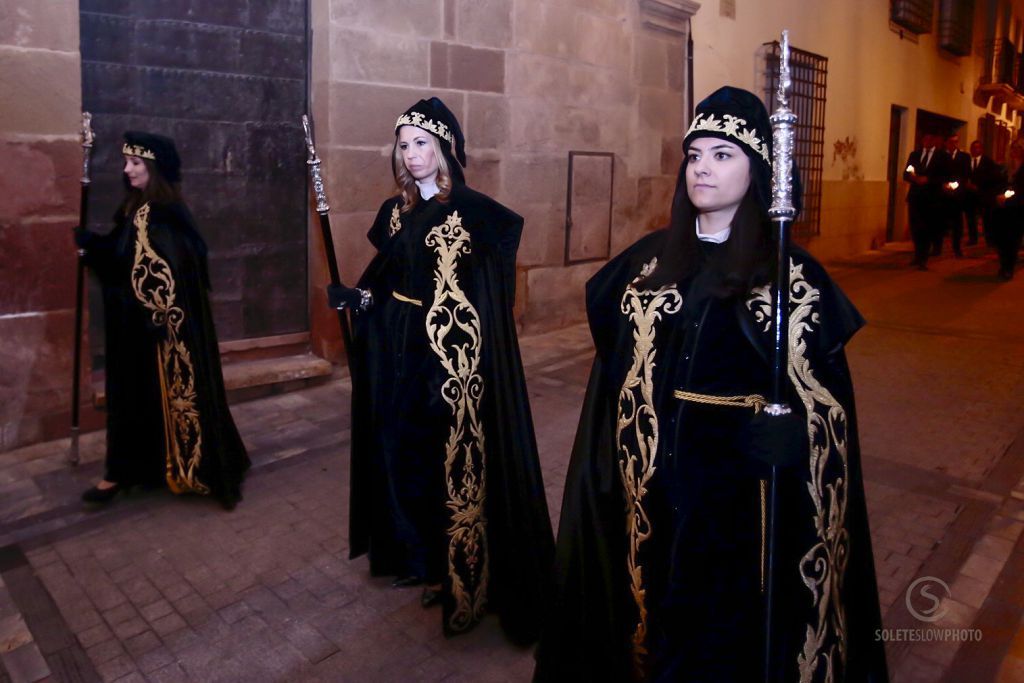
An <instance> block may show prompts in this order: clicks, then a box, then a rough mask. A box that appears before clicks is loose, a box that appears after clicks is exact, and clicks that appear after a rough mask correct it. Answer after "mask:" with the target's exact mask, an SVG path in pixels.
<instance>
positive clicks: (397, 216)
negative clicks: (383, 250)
mask: <svg viewBox="0 0 1024 683" xmlns="http://www.w3.org/2000/svg"><path fill="white" fill-rule="evenodd" d="M401 229H402V216H401V212H400V211H399V209H398V204H395V205H394V206H393V207H391V222H390V223H389V225H388V237H394V236H395V235H397V234H398V231H399V230H401Z"/></svg>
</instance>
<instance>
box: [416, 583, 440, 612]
mask: <svg viewBox="0 0 1024 683" xmlns="http://www.w3.org/2000/svg"><path fill="white" fill-rule="evenodd" d="M420 604H421V605H423V609H426V608H428V607H433V606H434V605H439V604H441V589H440V588H431V587H430V586H427V587H426V588H424V589H423V594H422V595H421V596H420Z"/></svg>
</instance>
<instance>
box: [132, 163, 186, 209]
mask: <svg viewBox="0 0 1024 683" xmlns="http://www.w3.org/2000/svg"><path fill="white" fill-rule="evenodd" d="M142 162H143V163H144V164H145V165H146V170H147V171H148V172H149V182H148V183H146V187H145V188H143V189H141V190H137V189H135V188H134V187H132V186H131V183H129V182H128V176H123V180H124V184H125V189H126V190H127V195H126V196H125V198H124V201H123V202H121V211H122V213H123V215H125V216H131V215H132V214H134V213H135V212H136V211H138V210H139V207H141V206H142V205H143V204H150V205H157V204H165V205H166V204H174V203H175V202H180V201H183V200H182V196H181V183H172V182H170V181H169V180H167V178H165V177H164V176H163V174H162V173H160V171H159V170H158V169H157V167H156V164H155V163H154V162H153V161H152V160H151V159H142Z"/></svg>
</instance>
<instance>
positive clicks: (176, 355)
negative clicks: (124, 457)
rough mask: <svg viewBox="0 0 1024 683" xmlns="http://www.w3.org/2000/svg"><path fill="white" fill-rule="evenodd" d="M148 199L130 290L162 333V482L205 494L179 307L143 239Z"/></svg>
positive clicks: (159, 261)
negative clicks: (163, 444)
mask: <svg viewBox="0 0 1024 683" xmlns="http://www.w3.org/2000/svg"><path fill="white" fill-rule="evenodd" d="M149 210H150V208H149V204H143V205H142V206H141V207H140V208H139V210H138V211H136V212H135V217H134V219H133V223H134V225H135V229H136V237H135V260H134V263H133V265H132V275H131V282H132V290H133V291H134V292H135V298H136V299H138V300H139V303H141V304H142V305H143V307H145V309H146V310H147V311H149V313H150V316H151V320H152V322H153V325H155V326H156V327H158V328H162V329H163V330H164V332H165V335H166V336H165V338H164V339H163V340H161V341H160V342H159V344H158V345H157V365H158V372H159V373H160V394H161V398H162V399H163V415H164V439H165V443H166V451H167V453H166V463H167V471H166V475H165V476H166V478H167V485H168V487H170V489H171V491H173V492H174V493H185V492H189V491H191V492H195V493H209V492H210V490H209V488H208V487H207V486H206V485H205V484H203V482H201V481H200V480H199V463H200V461H201V460H202V455H203V433H202V429H201V428H200V424H199V411H198V410H197V409H196V374H195V368H194V366H193V365H192V354H191V353H189V350H188V348H187V347H186V346H185V343H184V342H183V341H182V340H181V339H180V338H179V337H178V333H179V330H180V329H181V324H182V322H184V320H185V312H184V311H183V310H182V309H181V307H180V306H178V305H177V303H176V297H177V292H176V288H175V282H174V274H173V273H171V268H170V266H169V265H168V264H167V261H165V260H164V259H163V258H161V257H160V255H159V254H157V253H156V250H154V249H153V247H152V245H151V244H150V242H149Z"/></svg>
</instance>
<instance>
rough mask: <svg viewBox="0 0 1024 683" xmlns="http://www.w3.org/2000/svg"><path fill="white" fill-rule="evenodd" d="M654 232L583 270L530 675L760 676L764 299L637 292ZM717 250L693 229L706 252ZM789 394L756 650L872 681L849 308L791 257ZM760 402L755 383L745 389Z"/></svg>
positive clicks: (798, 675)
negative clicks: (542, 617) (569, 449)
mask: <svg viewBox="0 0 1024 683" xmlns="http://www.w3.org/2000/svg"><path fill="white" fill-rule="evenodd" d="M665 234H666V233H665V232H659V233H654V234H653V235H650V236H647V237H646V238H644V239H642V240H641V241H639V242H638V243H636V244H635V245H633V246H632V247H631V248H630V249H628V250H627V251H626V252H625V253H623V254H622V255H620V256H618V257H617V258H615V259H613V260H612V261H611V262H610V263H609V264H608V265H607V266H605V267H604V268H603V269H602V270H601V271H600V272H598V273H597V274H596V275H595V276H594V277H593V278H592V279H591V280H590V282H589V283H588V285H587V310H588V316H589V321H590V327H591V332H592V334H593V337H594V343H595V346H596V349H597V355H596V358H595V361H594V366H593V369H592V373H591V377H590V382H589V386H588V388H587V394H586V399H585V404H584V408H583V413H582V416H581V419H580V425H579V428H578V431H577V435H576V442H575V445H574V448H573V454H572V460H571V462H570V466H569V471H568V475H567V480H566V488H565V496H564V499H563V504H562V514H561V525H560V528H559V533H558V544H557V548H556V561H555V565H556V570H555V589H554V596H553V600H552V603H551V610H550V613H549V619H548V622H547V624H546V626H545V631H544V635H543V636H542V639H541V643H540V646H539V648H538V651H537V661H538V664H537V669H536V680H538V681H568V680H573V681H629V680H660V681H701V682H704V681H707V682H709V683H710V682H714V683H727V682H733V681H735V682H738V683H748V682H752V681H761V680H763V663H762V660H763V654H762V651H763V640H764V627H763V619H764V617H763V605H764V581H765V566H766V565H765V559H766V558H765V553H764V551H765V546H766V540H767V539H766V535H765V531H764V526H763V521H764V515H765V509H764V503H765V493H766V491H765V489H764V488H762V487H763V486H764V484H763V483H762V482H765V481H766V479H767V478H768V472H769V469H768V467H767V466H765V465H763V464H761V463H760V462H758V461H756V460H754V459H753V458H751V457H749V455H748V453H747V452H745V450H744V449H745V446H744V443H745V442H744V438H743V436H742V435H743V434H745V433H746V432H745V431H744V430H745V429H746V428H747V427H748V425H749V423H750V420H751V418H752V417H753V415H754V413H755V409H760V407H761V401H762V400H763V398H764V397H767V396H768V395H769V393H770V385H771V379H770V364H769V358H770V351H769V349H770V348H771V340H770V334H769V329H768V326H769V324H770V320H771V300H770V297H769V294H768V290H767V289H763V290H761V291H755V292H752V293H751V295H750V296H749V297H744V298H743V300H736V299H720V298H716V297H715V296H712V295H711V294H710V292H709V289H710V288H709V287H708V285H707V284H706V281H707V280H708V277H707V275H706V273H707V271H706V270H704V271H702V272H701V274H698V275H697V276H695V277H694V278H693V279H692V280H691V281H689V282H684V283H681V285H680V286H677V287H666V288H662V289H661V290H658V291H657V292H650V291H637V290H636V289H635V288H633V287H632V286H631V283H632V282H633V281H634V280H635V279H636V278H637V277H638V276H640V275H641V273H642V272H644V270H645V268H648V267H650V265H649V264H651V263H652V261H653V259H654V258H655V257H656V255H657V254H658V252H659V250H660V249H661V246H662V244H663V242H664V237H665ZM717 248H719V246H718V245H714V244H710V243H701V249H702V251H703V253H704V255H705V258H708V257H709V256H710V254H711V253H713V252H714V250H715V249H717ZM791 278H792V299H793V300H792V309H791V310H792V313H791V328H790V329H791V335H790V336H791V345H792V348H791V351H790V353H791V360H792V366H791V370H790V380H791V382H792V392H791V396H790V399H789V401H790V404H791V405H792V406H793V408H794V410H795V411H798V412H799V413H800V414H801V415H802V416H803V417H804V418H806V420H807V424H808V426H809V430H810V432H809V433H810V434H811V440H810V441H811V444H812V446H811V448H810V452H809V453H807V454H805V455H804V456H803V457H802V459H801V462H800V463H799V464H798V465H796V466H794V467H792V468H782V469H781V472H782V474H781V477H780V489H779V490H780V518H779V529H780V531H781V533H780V534H779V536H778V538H779V548H778V554H777V556H776V557H777V564H776V567H777V570H776V571H777V572H778V575H779V583H778V584H777V586H778V588H777V593H776V595H777V596H778V605H779V609H778V615H779V626H778V636H777V641H776V642H777V647H775V648H773V649H774V650H775V652H774V654H775V657H776V658H777V661H778V665H777V667H778V669H779V670H781V671H782V676H781V678H780V680H782V681H808V682H810V681H824V680H826V674H825V672H826V671H827V670H828V669H829V668H831V670H832V671H833V672H834V674H835V678H834V679H829V680H835V681H848V682H849V681H873V682H878V681H884V680H886V667H885V659H884V650H883V648H882V643H881V642H875V641H874V637H875V629H876V628H878V627H879V626H880V614H879V605H878V595H877V587H876V584H875V577H874V567H873V563H872V556H871V541H870V537H869V534H868V525H867V515H866V509H865V504H864V494H863V483H862V479H861V472H860V461H859V450H858V444H857V430H856V417H855V414H854V405H853V388H852V385H851V383H850V377H849V373H848V370H847V365H846V360H845V356H844V353H843V344H844V343H845V342H846V341H847V340H848V339H849V337H850V336H851V335H852V334H853V333H854V332H855V331H856V330H857V329H858V327H860V325H861V324H862V323H863V321H862V319H861V317H860V316H859V314H858V313H857V311H856V310H855V309H854V308H853V306H852V304H850V302H849V301H848V300H847V299H846V298H845V296H844V295H843V294H842V292H840V291H839V289H838V288H837V287H836V286H835V285H834V284H833V283H832V282H831V280H829V278H828V276H827V275H826V273H825V272H824V270H823V269H822V268H821V267H820V266H819V265H818V264H817V263H816V262H815V261H813V259H811V258H810V257H809V256H808V255H807V254H806V253H803V252H796V253H794V254H793V259H792V267H791ZM751 397H758V398H751Z"/></svg>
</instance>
